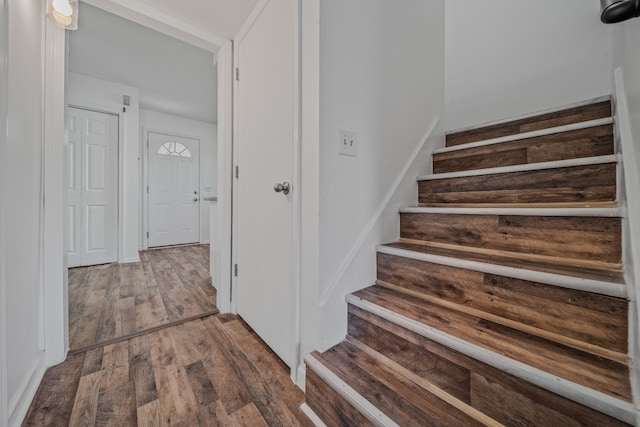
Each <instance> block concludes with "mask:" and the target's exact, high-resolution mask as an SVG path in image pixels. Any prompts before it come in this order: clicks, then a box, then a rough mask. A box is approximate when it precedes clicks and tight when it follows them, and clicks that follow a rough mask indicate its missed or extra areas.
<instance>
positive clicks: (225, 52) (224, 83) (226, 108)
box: [210, 42, 235, 313]
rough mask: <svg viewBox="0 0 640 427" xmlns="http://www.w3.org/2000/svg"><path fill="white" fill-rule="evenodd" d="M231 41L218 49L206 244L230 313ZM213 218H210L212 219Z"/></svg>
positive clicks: (221, 296)
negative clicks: (210, 239) (213, 192)
mask: <svg viewBox="0 0 640 427" xmlns="http://www.w3.org/2000/svg"><path fill="white" fill-rule="evenodd" d="M232 76H233V43H232V42H227V43H225V44H224V45H223V46H222V47H221V48H220V51H219V52H218V166H217V170H218V180H217V186H218V188H217V195H218V202H217V204H216V208H213V209H215V212H214V213H213V215H212V218H214V219H215V221H216V222H217V223H212V224H211V230H212V235H213V236H214V238H215V242H214V244H212V245H211V246H210V252H211V253H210V259H211V261H210V262H211V272H212V279H213V285H214V286H215V288H216V290H217V296H218V301H217V305H218V309H219V310H220V312H221V313H232V312H234V310H235V308H234V306H233V304H232V303H231V293H232V287H231V279H232V274H231V231H232V230H231V229H232V216H231V213H232V204H231V200H232V186H233V139H232V137H233V108H232V105H233V104H232V99H233V77H232ZM212 221H213V219H212Z"/></svg>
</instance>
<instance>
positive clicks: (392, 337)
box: [349, 305, 627, 427]
mask: <svg viewBox="0 0 640 427" xmlns="http://www.w3.org/2000/svg"><path fill="white" fill-rule="evenodd" d="M349 325H350V326H349V336H353V337H355V338H356V339H358V340H359V341H360V342H362V343H364V344H366V345H368V346H370V347H371V348H373V349H374V350H376V351H378V352H381V353H383V354H385V355H387V356H388V357H390V358H391V359H392V360H394V361H395V362H396V363H399V364H401V365H402V366H405V367H406V368H408V369H411V370H413V371H414V372H415V373H416V374H417V375H420V376H423V377H425V378H428V379H433V378H434V375H433V372H434V370H432V369H430V368H429V367H428V366H427V369H423V365H422V364H421V363H420V359H421V358H423V357H424V358H429V359H432V360H439V362H437V363H438V366H440V363H443V362H441V361H442V360H444V361H446V362H447V364H448V365H447V366H457V368H455V371H454V372H467V375H466V376H463V377H460V376H458V375H453V376H452V377H451V378H449V390H456V389H458V390H460V389H463V390H465V391H464V393H465V395H466V396H469V402H470V403H471V406H473V407H475V408H477V409H480V408H481V407H482V406H483V405H486V403H485V401H483V400H482V399H483V396H482V395H479V394H477V393H476V394H474V395H473V399H472V398H471V393H472V391H471V378H470V373H471V372H473V373H474V374H475V375H481V376H483V377H484V378H487V379H489V380H491V381H492V382H494V383H497V384H500V386H501V387H502V388H504V389H505V390H507V391H508V393H509V394H511V395H512V397H513V399H514V401H523V402H524V404H526V405H529V406H528V407H527V408H520V411H519V414H523V415H522V416H521V417H520V418H518V420H517V421H518V424H516V425H521V426H532V427H533V426H536V427H538V426H540V427H543V426H545V427H556V426H557V425H558V424H554V423H552V422H551V421H550V422H548V423H546V424H545V423H542V424H538V423H536V422H538V421H540V420H553V418H549V417H548V416H546V415H545V416H542V417H540V416H537V414H544V413H545V412H551V413H552V414H553V413H561V414H564V415H565V416H567V417H569V418H570V419H573V420H576V421H577V422H579V423H580V424H581V425H590V426H591V425H593V426H596V425H597V426H603V427H604V426H626V425H627V424H625V423H623V422H620V421H618V420H616V419H614V418H611V417H609V416H607V415H605V414H602V413H600V412H598V411H595V410H593V409H591V408H588V407H585V406H583V405H581V404H579V403H576V402H574V401H571V400H569V399H566V398H564V397H561V396H558V395H557V394H555V393H552V392H550V391H547V390H545V389H542V388H540V387H538V386H535V385H533V384H531V383H529V382H526V381H523V380H520V379H519V378H516V377H514V376H512V375H509V374H506V373H504V372H502V371H500V370H498V369H495V368H493V367H491V366H489V365H486V364H484V363H482V362H479V361H477V360H475V359H472V358H470V357H468V356H465V355H464V354H461V353H458V352H457V351H454V350H451V349H450V348H448V347H445V346H443V345H441V344H438V343H436V342H434V341H432V340H429V339H427V338H424V337H422V336H420V335H418V334H416V333H414V332H411V331H409V330H407V329H405V328H402V327H400V326H397V325H395V324H393V323H391V322H388V321H386V320H384V319H382V318H380V317H378V316H376V315H374V314H372V313H369V312H367V311H365V310H362V309H360V308H358V307H354V306H351V305H350V306H349ZM389 350H391V351H389ZM416 355H419V356H416ZM436 377H439V378H440V380H441V381H443V382H444V383H443V384H442V385H441V387H445V384H446V381H447V377H446V375H442V376H438V375H436ZM450 393H452V392H451V391H450ZM452 394H453V393H452ZM457 396H458V398H460V395H457ZM486 398H487V399H488V401H489V402H491V399H492V398H491V396H486ZM500 411H501V408H494V409H493V411H492V412H491V413H488V415H490V416H492V418H494V419H496V420H498V421H501V422H503V423H504V424H506V425H510V424H509V422H512V423H513V422H514V421H515V419H514V418H509V417H510V414H508V413H506V412H505V413H501V414H496V412H500ZM532 415H533V416H534V417H533V418H527V417H531V416H532Z"/></svg>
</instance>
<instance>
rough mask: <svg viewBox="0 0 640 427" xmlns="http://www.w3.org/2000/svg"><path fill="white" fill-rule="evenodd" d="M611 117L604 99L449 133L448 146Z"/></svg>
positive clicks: (609, 109)
mask: <svg viewBox="0 0 640 427" xmlns="http://www.w3.org/2000/svg"><path fill="white" fill-rule="evenodd" d="M607 117H611V102H610V101H603V102H598V103H594V104H589V105H585V106H582V107H574V108H569V109H566V110H562V111H556V112H553V113H547V114H540V115H537V116H532V117H527V118H523V119H517V120H512V121H509V122H504V123H500V124H496V125H490V126H484V127H478V128H475V129H471V130H467V131H462V132H454V133H451V134H448V135H447V142H446V144H447V147H451V146H454V145H460V144H466V143H469V142H475V141H482V140H485V139H492V138H499V137H502V136H507V135H513V134H517V133H524V132H532V131H535V130H540V129H547V128H552V127H558V126H565V125H568V124H572V123H579V122H585V121H589V120H596V119H603V118H607Z"/></svg>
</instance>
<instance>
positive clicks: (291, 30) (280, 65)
mask: <svg viewBox="0 0 640 427" xmlns="http://www.w3.org/2000/svg"><path fill="white" fill-rule="evenodd" d="M296 20H297V1H296V0H270V1H269V2H268V3H267V4H266V6H265V7H264V9H263V10H262V12H261V13H260V14H259V16H258V17H257V18H256V21H255V22H253V24H252V26H251V28H250V29H249V30H248V32H247V33H246V35H244V36H243V37H241V38H240V39H239V40H238V43H237V44H236V65H237V66H238V67H239V71H238V77H239V81H238V82H237V84H236V101H237V104H236V119H235V121H236V142H237V151H236V162H237V164H238V166H239V171H238V172H239V173H238V179H237V180H236V183H237V187H236V189H237V192H236V197H237V203H236V205H235V213H236V215H235V221H236V228H235V229H236V233H235V235H236V240H235V242H234V245H236V247H237V251H236V262H237V265H238V275H237V282H236V283H237V310H238V313H239V314H240V315H241V316H242V318H243V319H244V320H245V321H246V322H247V323H248V324H249V325H250V326H251V327H252V328H253V329H254V330H255V331H256V332H257V333H258V335H260V337H261V338H262V339H263V340H264V341H265V342H266V343H267V344H268V345H269V346H270V347H271V348H272V349H273V350H274V351H275V352H276V353H277V354H278V356H280V358H281V359H282V360H283V361H284V362H285V363H286V364H288V365H289V367H293V366H292V365H293V363H294V346H295V345H294V315H293V314H294V306H293V304H294V303H295V298H294V297H293V295H294V288H293V284H294V281H293V278H294V271H293V270H294V261H293V228H294V216H293V206H294V202H295V201H296V191H297V188H295V186H293V167H294V152H295V151H296V150H295V146H296V145H295V144H296V140H295V124H296V121H295V106H296V105H297V103H296V100H295V99H294V98H295V96H296V91H295V90H294V88H295V74H296V67H295V58H296V55H295V49H296V39H297V36H296V28H297V27H296ZM287 183H288V187H289V191H287V190H286V189H285V188H286V187H287ZM278 184H280V186H277V185H278ZM275 189H278V190H280V191H278V192H276V191H275Z"/></svg>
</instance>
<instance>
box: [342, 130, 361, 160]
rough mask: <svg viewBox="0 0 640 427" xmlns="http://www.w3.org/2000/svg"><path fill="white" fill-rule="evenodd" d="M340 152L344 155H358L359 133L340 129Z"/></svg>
mask: <svg viewBox="0 0 640 427" xmlns="http://www.w3.org/2000/svg"><path fill="white" fill-rule="evenodd" d="M339 153H340V154H341V155H343V156H352V157H357V156H358V134H357V133H355V132H349V131H347V130H342V129H340V147H339Z"/></svg>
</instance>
